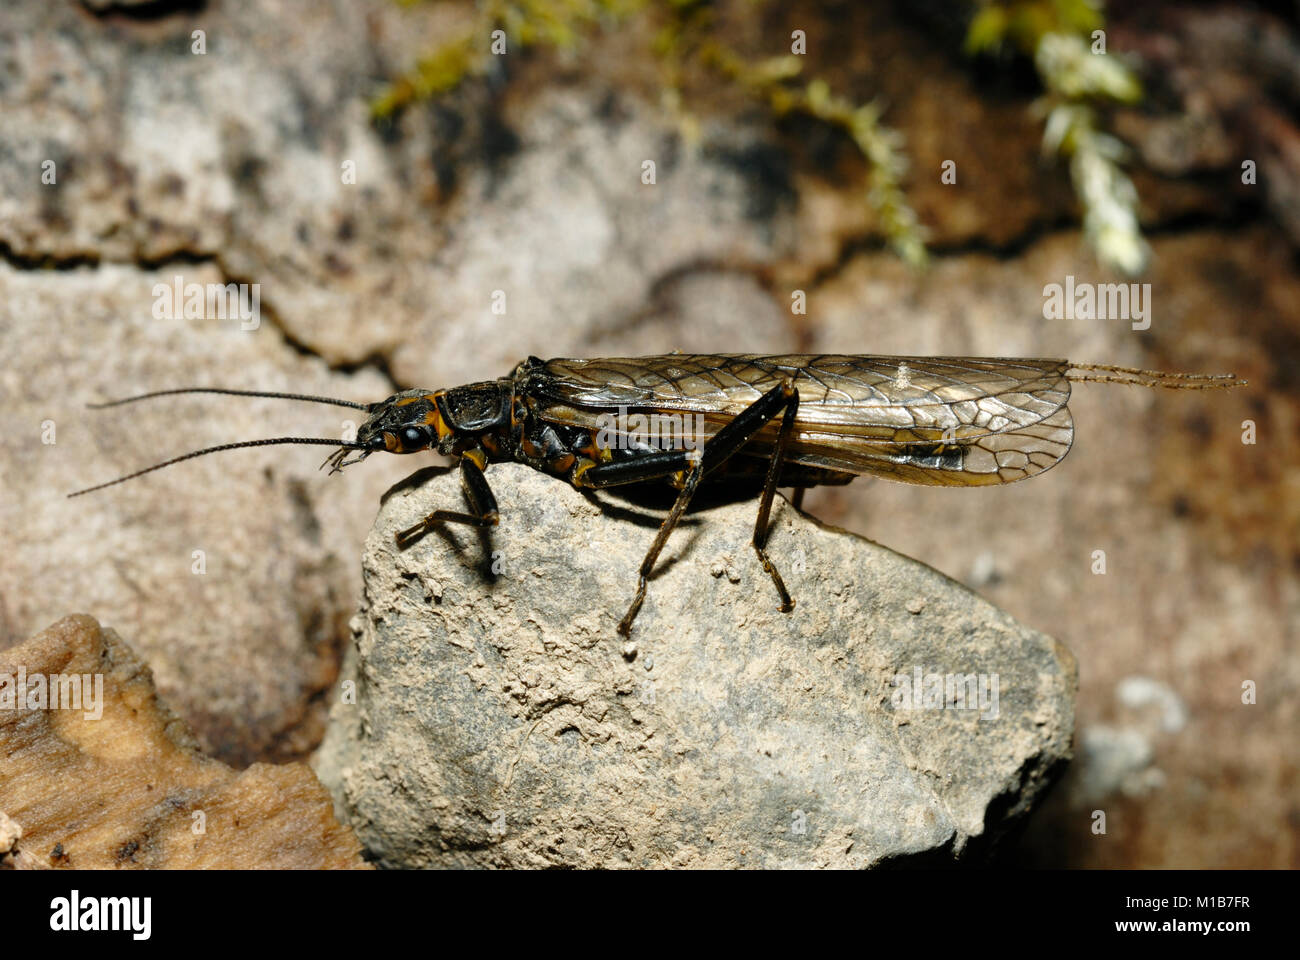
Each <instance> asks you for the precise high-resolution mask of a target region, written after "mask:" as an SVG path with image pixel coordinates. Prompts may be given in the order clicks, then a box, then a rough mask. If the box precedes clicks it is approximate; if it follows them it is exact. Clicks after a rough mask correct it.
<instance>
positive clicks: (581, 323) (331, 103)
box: [0, 0, 1300, 867]
mask: <svg viewBox="0 0 1300 960" xmlns="http://www.w3.org/2000/svg"><path fill="white" fill-rule="evenodd" d="M1298 108H1300V7H1298V6H1297V5H1296V4H1295V3H1294V2H1286V3H1282V2H1278V3H1271V4H1270V3H1261V4H1237V3H1234V4H1226V3H1224V4H1219V3H1165V2H1153V3H1144V4H1140V5H1138V4H1128V5H1121V4H1116V5H1114V7H1113V9H1103V8H1102V7H1100V6H1095V5H1092V4H1090V3H1085V2H1083V0H1035V2H1025V3H1011V2H1007V3H988V4H976V3H963V2H955V0H954V2H940V0H911V2H907V3H892V2H881V3H875V4H865V3H848V2H844V3H831V2H826V3H813V2H795V3H779V4H778V3H775V2H755V0H735V2H719V3H702V2H693V0H675V2H657V3H656V2H637V0H608V2H598V0H524V2H517V3H505V2H486V3H478V4H475V3H470V2H422V3H410V4H399V3H394V2H391V0H328V2H323V0H260V2H255V0H243V2H238V0H185V2H168V0H144V2H139V3H137V2H132V0H40V2H37V0H10V2H9V3H7V4H6V5H5V8H4V10H3V12H2V13H0V355H2V356H3V358H4V362H3V365H2V366H0V403H2V404H3V410H4V414H5V416H4V425H5V429H4V431H3V433H0V490H2V491H3V494H0V530H2V531H3V533H2V536H0V543H2V545H3V548H4V549H3V554H2V555H0V646H4V645H8V644H11V643H14V642H16V641H17V640H19V639H21V638H23V637H25V636H28V635H30V634H31V633H34V632H36V631H37V630H40V629H42V628H43V627H45V626H46V625H48V624H49V623H51V622H52V621H54V620H55V619H57V618H58V617H60V616H63V615H64V614H67V613H72V612H87V613H90V614H92V615H94V616H96V617H97V618H99V619H100V620H101V621H102V622H103V623H105V624H106V625H109V626H112V627H115V628H116V629H118V630H119V631H120V632H121V634H122V635H123V637H124V638H125V639H126V640H127V641H128V642H129V643H131V644H132V645H133V646H134V647H135V648H136V649H137V650H139V651H140V652H141V653H142V655H143V656H144V657H145V658H146V660H147V661H148V662H149V664H150V665H151V667H152V668H153V670H154V671H155V674H156V678H157V681H158V684H159V687H160V688H161V690H162V692H163V694H164V695H165V696H166V697H167V699H168V700H169V701H170V702H171V703H172V704H173V705H174V706H175V707H176V709H177V710H178V712H180V713H181V714H182V715H183V716H184V717H185V719H186V720H188V721H189V722H190V723H191V724H192V725H193V726H194V727H195V729H196V731H197V733H198V735H199V737H200V739H201V741H202V742H203V745H204V747H205V748H206V749H207V750H209V751H210V752H212V753H213V754H215V755H217V756H219V757H221V758H222V759H224V760H226V761H228V762H230V763H233V764H236V765H241V766H242V765H247V764H249V763H251V762H253V761H255V760H271V761H283V760H287V759H291V758H295V757H301V756H305V755H306V754H308V753H310V751H311V750H312V749H313V748H314V747H315V746H316V744H317V743H318V742H319V740H320V736H321V733H322V731H323V725H324V718H325V708H326V702H327V699H328V697H329V695H330V689H331V685H332V684H333V682H334V680H335V678H336V676H337V673H338V667H339V663H340V658H341V655H342V651H343V649H344V647H345V645H346V644H347V643H348V642H349V632H348V627H347V624H348V620H349V618H350V616H351V614H352V611H353V609H354V607H355V603H356V600H357V596H358V593H359V590H360V576H359V572H360V571H359V565H358V556H359V551H360V546H361V543H362V541H363V539H364V537H365V534H366V531H367V530H368V528H369V524H370V521H371V519H372V518H373V515H374V511H375V509H376V505H377V502H378V498H379V496H380V495H381V493H382V492H383V491H384V490H385V489H386V488H387V487H388V486H390V485H391V484H393V483H395V482H396V481H397V480H399V479H400V478H402V477H403V476H405V475H406V474H408V473H409V472H411V471H412V470H414V469H416V468H417V467H419V466H422V465H424V464H425V463H426V462H427V461H425V460H421V461H420V462H419V463H416V462H415V461H414V460H412V459H406V460H401V461H398V460H397V459H396V458H372V459H371V460H370V461H368V462H367V463H366V464H365V465H364V466H362V467H358V468H353V469H351V470H349V471H347V472H345V473H344V474H342V475H341V476H334V477H329V478H327V477H326V476H325V475H324V474H323V473H317V472H316V466H317V463H318V462H319V460H320V459H321V457H320V456H319V455H317V453H316V452H313V451H312V450H309V449H306V448H294V447H282V448H276V449H269V450H245V451H239V452H237V453H232V454H229V455H226V456H224V457H212V458H206V459H203V460H197V461H195V462H193V463H189V464H186V465H184V466H178V467H175V468H172V469H170V470H167V471H164V472H161V473H159V474H156V475H154V476H151V477H150V478H148V479H146V480H140V481H137V482H134V483H132V484H127V485H124V486H121V487H116V488H114V489H112V490H107V491H103V492H102V493H99V494H96V495H94V496H93V497H91V498H81V499H77V500H70V501H69V500H65V499H63V496H62V495H63V494H64V493H66V492H68V491H70V490H73V489H76V488H78V487H81V486H85V485H88V484H91V483H94V482H98V481H101V480H106V479H110V478H112V477H114V476H117V475H119V474H121V473H124V472H126V471H129V470H132V469H136V468H139V467H141V466H145V465H147V464H149V463H152V462H154V461H156V460H159V459H162V458H164V457H168V456H173V455H176V454H179V453H183V452H185V451H187V450H190V449H193V448H195V447H199V446H203V445H206V444H213V443H221V442H225V441H231V440H239V439H251V438H257V437H265V436H277V435H285V434H292V435H305V436H331V437H333V436H340V437H341V436H346V435H348V432H349V431H350V430H351V429H354V428H355V423H354V422H352V421H354V420H355V414H354V412H353V411H345V412H344V415H340V408H331V407H321V406H314V405H304V404H298V403H291V402H284V401H272V400H261V399H257V400H255V399H244V398H216V397H185V398H176V399H169V400H162V401H157V402H155V403H152V404H141V405H138V406H131V407H123V408H120V409H115V410H110V411H87V410H86V409H85V406H84V405H85V404H86V403H87V402H91V401H96V400H103V399H107V398H111V397H115V396H121V395H125V394H129V393H132V392H137V391H142V390H151V389H163V388H168V387H176V386H186V385H223V386H229V387H236V388H244V389H260V390H280V391H295V392H305V393H319V394H326V395H331V396H337V397H343V398H346V399H351V400H360V401H372V400H375V399H379V398H382V397H383V396H385V395H387V394H388V393H390V392H392V391H393V390H395V389H398V388H405V387H410V386H424V387H435V388H436V387H442V386H451V385H455V384H458V383H464V382H469V381H472V380H476V379H487V378H493V377H497V376H503V375H505V374H507V373H508V372H509V371H510V369H511V368H512V366H513V365H514V364H515V363H516V362H517V361H519V360H520V359H522V358H524V357H526V356H528V355H530V354H536V355H539V356H542V357H552V356H599V355H605V356H620V355H637V354H656V353H666V352H670V351H671V350H674V349H680V350H683V351H688V352H723V351H726V352H770V353H780V352H790V351H801V352H849V353H895V354H928V355H972V356H1044V357H1058V356H1059V357H1067V358H1069V359H1071V360H1076V361H1094V362H1104V363H1120V364H1130V365H1135V366H1142V367H1152V368H1158V369H1162V370H1171V371H1191V372H1205V373H1219V372H1233V373H1236V374H1237V375H1239V376H1243V377H1246V378H1248V379H1249V380H1250V385H1249V387H1247V388H1245V389H1240V390H1235V391H1230V392H1209V393H1175V392H1160V393H1155V392H1151V391H1141V390H1137V389H1134V388H1126V387H1118V386H1108V385H1078V386H1076V388H1075V399H1074V401H1073V402H1072V405H1071V409H1072V411H1073V412H1074V415H1075V420H1076V426H1077V433H1076V437H1077V440H1076V444H1075V449H1074V452H1073V453H1072V455H1071V456H1070V457H1069V458H1068V459H1067V460H1066V461H1065V462H1064V463H1063V464H1062V465H1061V466H1059V467H1057V468H1056V469H1054V470H1053V471H1051V472H1050V473H1048V474H1047V475H1045V476H1043V477H1041V478H1039V479H1036V480H1034V481H1033V482H1032V483H1025V484H1015V485H1012V486H1009V487H1006V488H1002V489H985V490H944V489H929V488H919V487H915V488H914V487H908V486H903V485H896V484H890V483H887V482H884V481H870V480H859V481H857V482H855V483H854V484H853V485H851V486H850V487H847V488H827V489H824V490H815V491H812V492H810V494H809V496H808V498H807V500H806V502H805V508H806V509H807V510H809V511H810V512H812V513H813V514H815V515H816V516H818V517H820V518H822V519H824V520H826V521H829V522H832V523H835V524H838V525H841V526H843V527H845V528H847V529H849V530H852V531H855V532H857V533H860V534H864V535H866V536H868V537H870V538H872V539H873V540H876V541H878V542H880V543H883V544H886V545H888V546H890V547H892V548H893V549H895V550H898V551H900V552H902V553H905V554H908V555H910V556H913V557H916V558H918V559H920V560H923V561H925V562H926V563H929V564H930V565H932V566H934V567H936V568H937V569H939V570H941V571H943V572H944V573H947V574H948V575H950V576H952V577H954V578H956V579H958V580H960V581H962V582H964V583H966V584H968V585H969V586H971V587H972V588H973V589H975V590H977V591H979V592H980V593H982V594H983V595H985V596H987V597H988V598H989V599H991V600H992V601H993V602H995V603H997V604H999V605H1000V606H1002V607H1003V608H1005V609H1006V610H1007V611H1009V612H1010V613H1011V614H1012V615H1013V616H1015V617H1016V618H1018V619H1019V620H1021V621H1022V622H1024V623H1026V624H1029V625H1031V626H1033V627H1035V628H1038V629H1040V630H1042V631H1044V632H1046V633H1048V634H1051V635H1052V636H1054V637H1056V638H1057V639H1059V640H1060V641H1062V642H1063V643H1065V644H1066V645H1067V646H1068V647H1069V648H1070V649H1071V650H1072V651H1073V652H1074V654H1075V656H1076V657H1077V659H1078V663H1079V700H1078V727H1077V730H1076V735H1075V753H1076V759H1075V762H1074V764H1073V765H1072V767H1071V769H1070V772H1069V773H1068V774H1067V776H1066V778H1065V779H1064V781H1063V782H1062V783H1061V784H1060V786H1059V787H1058V789H1056V791H1055V792H1054V793H1053V794H1052V796H1051V798H1050V799H1049V801H1048V802H1047V804H1046V805H1045V806H1044V807H1043V808H1042V809H1040V810H1038V811H1037V812H1036V813H1035V815H1034V816H1033V817H1032V818H1031V821H1030V823H1029V824H1028V826H1027V829H1026V830H1025V831H1024V833H1023V835H1022V836H1021V837H1020V838H1019V842H1018V843H1017V844H1016V845H1015V846H1014V847H1013V848H1012V849H1010V850H1008V851H1006V853H1005V854H1004V855H1005V856H1006V858H1007V860H1008V862H1010V863H1013V864H1019V865H1026V866H1080V867H1117V866H1125V867H1247V866H1256V867H1296V866H1300V846H1298V837H1300V789H1298V785H1297V770H1298V769H1300V763H1298V761H1300V756H1298V753H1300V750H1298V748H1297V742H1298V740H1297V736H1296V734H1297V722H1298V717H1297V687H1300V666H1298V661H1297V657H1296V641H1297V632H1298V625H1300V590H1298V589H1297V584H1298V582H1300V442H1298V438H1300V419H1298V416H1297V414H1298V401H1300V277H1297V273H1296V269H1295V267H1296V262H1297V261H1296V247H1297V244H1298V243H1300V130H1298V129H1297V124H1298V123H1300V116H1298V115H1300V109H1298ZM1067 277H1073V278H1074V281H1075V282H1076V283H1091V284H1101V283H1129V282H1134V283H1140V284H1149V285H1150V287H1149V294H1148V295H1147V297H1146V298H1145V299H1144V303H1146V304H1147V306H1148V307H1149V313H1148V315H1147V320H1149V326H1145V328H1141V327H1143V326H1144V324H1145V321H1142V322H1140V323H1138V324H1137V325H1138V327H1139V328H1141V329H1134V325H1135V318H1133V317H1128V316H1121V317H1115V316H1109V317H1103V318H1087V317H1079V316H1075V317H1072V318H1066V317H1061V316H1059V315H1054V314H1052V313H1051V312H1050V311H1048V310H1046V309H1045V302H1046V298H1045V288H1046V287H1048V286H1049V285H1050V284H1064V283H1066V278H1067ZM178 284H179V285H180V287H181V288H182V289H183V288H184V286H185V285H186V284H204V285H206V284H222V285H225V284H246V285H248V287H247V288H245V289H246V290H247V291H249V292H250V294H251V291H252V290H254V289H255V290H256V296H257V301H256V303H257V310H256V311H255V313H254V314H252V315H250V317H247V318H242V319H240V318H231V317H226V318H224V319H223V318H220V317H215V316H212V315H209V314H204V313H202V311H200V313H199V315H195V316H190V317H189V318H186V317H185V316H184V315H183V311H181V310H180V309H179V308H178V309H177V311H175V312H173V313H168V311H166V310H165V309H160V306H159V305H160V303H161V302H162V301H163V299H165V297H166V294H165V290H166V289H167V288H172V289H175V288H176V286H177V285H178ZM253 285H256V287H255V288H254V287H253ZM1143 289H1147V288H1143ZM347 414H353V417H352V420H349V417H348V416H347ZM322 453H323V452H322ZM502 506H503V509H509V504H503V505H502ZM777 549H779V546H778V547H777ZM1097 551H1104V553H1105V558H1106V559H1105V573H1104V574H1103V573H1099V572H1096V571H1097V561H1096V552H1097ZM1243 699H1245V700H1247V701H1253V702H1243ZM1097 809H1101V810H1105V811H1106V813H1107V833H1106V834H1105V835H1104V836H1099V835H1095V834H1094V833H1093V832H1092V829H1091V827H1092V824H1093V819H1092V816H1091V814H1092V811H1094V810H1097Z"/></svg>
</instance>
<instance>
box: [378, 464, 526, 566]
mask: <svg viewBox="0 0 1300 960" xmlns="http://www.w3.org/2000/svg"><path fill="white" fill-rule="evenodd" d="M460 482H461V487H462V488H463V489H464V491H465V500H466V502H467V503H468V504H469V508H470V511H471V512H470V513H460V512H459V511H456V510H435V511H433V513H431V514H429V515H428V516H427V517H425V518H424V519H423V520H421V521H420V522H419V523H417V524H416V525H415V526H413V527H407V528H406V529H405V530H401V531H399V532H398V534H397V545H398V546H399V547H406V546H409V545H410V544H411V543H412V542H413V541H415V540H417V539H419V538H420V537H421V536H423V535H424V534H425V533H427V532H428V531H429V529H430V528H431V527H432V526H433V525H434V524H435V523H466V524H469V525H470V526H473V527H495V526H496V525H497V522H498V521H499V520H500V519H501V517H500V514H499V513H498V512H497V498H496V497H494V496H493V495H492V488H491V487H489V486H488V482H487V477H485V476H484V475H483V467H482V466H480V465H479V464H478V463H477V462H476V461H475V459H474V458H473V457H471V456H463V457H461V460H460Z"/></svg>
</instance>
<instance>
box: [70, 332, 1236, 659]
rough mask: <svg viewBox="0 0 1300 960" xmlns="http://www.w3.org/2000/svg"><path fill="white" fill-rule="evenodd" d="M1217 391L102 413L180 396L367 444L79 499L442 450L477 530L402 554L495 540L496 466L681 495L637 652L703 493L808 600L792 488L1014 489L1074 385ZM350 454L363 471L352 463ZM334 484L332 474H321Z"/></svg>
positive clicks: (926, 377) (1038, 373)
mask: <svg viewBox="0 0 1300 960" xmlns="http://www.w3.org/2000/svg"><path fill="white" fill-rule="evenodd" d="M1081 381H1084V382H1087V381H1090V382H1100V383H1126V384H1131V385H1135V386H1143V387H1167V388H1171V389H1184V390H1206V389H1213V388H1221V387H1236V386H1243V385H1244V384H1245V381H1244V380H1237V379H1236V378H1235V377H1233V376H1232V375H1231V374H1189V373H1160V372H1158V371H1153V370H1139V369H1136V368H1133V367H1119V366H1113V365H1109V364H1089V363H1071V362H1069V361H1068V360H1031V359H1009V358H972V357H887V356H868V355H856V354H855V355H833V354H827V355H790V356H765V355H759V354H698V355H686V354H670V355H667V356H660V357H633V358H624V359H600V360H564V359H561V360H539V359H537V358H536V357H529V358H528V359H527V360H525V361H524V362H523V363H521V364H519V365H518V366H517V367H515V369H514V372H513V373H511V374H510V376H508V377H504V378H502V379H499V380H487V381H484V382H482V383H471V384H467V385H466V386H461V387H451V388H448V389H445V390H424V389H415V390H403V391H402V392H401V393H396V394H394V395H393V396H391V397H389V398H388V399H387V400H382V401H380V402H379V403H371V404H364V403H353V402H351V401H348V400H336V399H332V398H329V397H312V396H303V395H299V394H288V393H265V392H259V391H253V390H227V389H222V388H215V387H187V388H183V389H178V390H162V391H157V392H153V393H146V394H142V395H140V396H135V397H127V398H125V399H122V400H116V401H113V402H111V403H103V404H92V406H93V407H96V408H104V407H112V406H117V405H119V404H123V403H132V402H134V401H136V400H144V399H147V398H150V397H159V396H168V395H172V394H179V393H221V394H234V395H238V396H252V397H278V398H282V399H289V400H306V401H311V402H316V403H332V404H336V405H338V406H344V407H352V408H355V409H358V410H365V411H366V412H367V414H368V415H369V416H368V419H367V420H366V422H365V423H363V424H362V425H361V426H360V428H358V430H357V437H356V440H353V441H338V440H332V439H327V438H322V437H275V438H272V439H267V440H244V441H241V442H239V443H226V444H221V445H220V446H215V447H207V448H205V449H203V450H196V451H194V452H192V453H187V454H185V455H183V456H179V457H174V458H172V459H170V460H166V461H164V462H162V463H158V464H155V465H154V466H151V467H146V468H145V469H143V470H138V471H136V472H135V473H131V474H128V475H126V476H124V477H119V478H118V479H116V480H110V481H108V482H107V483H101V484H97V485H96V486H93V487H88V488H86V489H84V490H78V491H76V492H75V493H70V494H68V496H70V497H77V496H81V495H82V494H85V493H90V492H91V491H93V490H102V489H103V488H104V487H111V486H113V485H114V484H117V483H122V482H123V481H126V480H130V479H132V478H134V477H138V476H141V475H142V474H146V473H150V472H152V471H154V470H159V469H161V468H163V467H166V466H170V465H172V464H174V463H180V462H181V461H183V460H190V459H192V458H194V457H201V456H204V455H205V454H209V453H217V452H219V451H222V450H236V449H239V448H241V447H259V446H269V445H272V444H281V443H307V444H323V445H328V446H337V447H339V449H338V450H337V451H335V452H334V453H332V454H331V455H330V456H329V457H328V458H327V459H326V461H325V463H327V464H329V465H330V467H331V471H330V472H331V473H334V472H336V471H338V470H341V469H342V468H343V467H345V466H347V465H349V464H352V463H356V462H358V461H360V460H364V459H365V458H366V457H368V456H370V454H372V453H378V452H388V453H416V452H419V451H421V450H436V451H437V452H438V453H441V454H445V455H448V456H452V457H456V458H458V460H459V464H460V475H461V481H462V485H463V487H464V492H465V501H466V504H467V505H468V508H469V512H462V511H456V510H435V511H434V512H433V513H431V514H429V515H428V516H427V517H425V518H424V519H423V520H422V521H421V522H420V523H418V524H416V525H415V526H413V527H410V528H409V529H406V530H403V531H401V532H400V533H398V534H397V542H398V545H399V546H402V547H405V546H406V545H408V544H409V543H411V542H412V541H414V540H415V539H417V538H419V537H420V536H422V535H423V534H424V533H425V532H427V531H428V530H429V529H430V528H432V527H433V526H434V525H436V524H439V523H464V524H471V525H473V526H478V527H490V526H495V525H496V523H497V520H498V512H497V502H496V498H495V497H494V496H493V495H492V489H491V487H489V486H488V481H487V477H486V475H485V471H486V470H487V468H488V464H489V463H492V462H497V461H514V462H517V463H523V464H527V465H528V466H530V467H532V468H533V469H534V470H540V471H541V472H543V473H548V474H550V475H552V476H555V477H558V478H560V479H563V480H567V481H568V482H569V483H571V484H573V485H574V486H575V487H577V488H579V489H588V490H589V489H600V488H603V487H614V486H622V485H627V484H644V483H649V482H652V481H666V482H668V483H669V484H670V485H671V486H672V487H674V488H675V489H677V490H678V491H680V492H679V493H678V495H677V498H676V500H675V501H674V503H673V506H672V509H671V510H669V512H668V516H667V517H666V518H665V519H664V521H663V523H662V524H661V525H660V527H659V532H658V534H657V535H656V536H655V539H654V543H653V544H651V546H650V549H649V550H648V551H647V552H646V555H645V559H644V560H642V562H641V568H640V572H639V575H638V579H637V588H636V595H635V596H634V598H633V600H632V603H631V605H630V606H629V607H628V610H627V613H626V614H624V616H623V619H622V620H621V621H620V622H619V625H618V630H619V633H621V634H623V635H625V636H626V635H628V634H629V633H630V632H631V628H632V621H633V620H634V619H635V618H636V615H637V611H638V610H640V608H641V603H642V601H643V600H644V599H645V592H646V580H647V578H648V577H649V575H650V572H651V570H653V568H654V565H655V561H656V560H657V559H658V557H659V553H660V551H662V550H663V547H664V544H665V543H666V542H667V541H668V537H669V535H670V534H671V533H672V531H673V528H674V527H676V525H677V522H678V520H680V519H681V516H682V514H683V512H685V510H686V508H687V506H688V505H689V503H690V501H691V497H692V495H694V493H695V491H696V488H697V487H698V486H699V484H700V483H701V482H709V483H724V484H725V483H730V484H733V485H739V484H741V483H742V482H745V481H749V482H756V481H758V480H760V479H761V482H762V493H761V496H760V499H759V506H758V518H757V520H756V522H755V524H754V536H753V540H752V542H753V546H754V552H755V553H756V554H757V555H758V559H759V561H760V562H761V563H762V565H763V569H764V570H765V571H766V572H767V574H768V575H769V576H770V577H771V578H772V583H773V584H775V586H776V591H777V593H778V595H779V596H780V600H781V610H782V611H786V612H788V611H790V610H793V609H794V600H793V599H792V598H791V597H790V593H789V591H788V590H786V587H785V583H784V582H783V581H782V579H781V575H780V574H779V573H778V572H777V570H776V567H775V566H774V565H773V564H772V561H771V559H770V558H769V557H768V555H767V551H766V549H765V546H766V542H767V533H768V530H767V524H768V515H769V513H770V512H771V508H772V497H773V495H774V493H775V491H776V488H777V487H794V488H795V498H794V503H795V506H796V507H797V506H799V503H800V501H801V498H802V494H803V491H804V489H806V488H808V487H812V486H817V485H819V484H844V483H848V482H849V481H850V480H852V479H853V477H854V476H858V475H864V476H878V477H884V478H886V479H889V480H899V481H903V482H906V483H920V484H930V485H940V486H959V487H961V486H981V485H984V484H999V483H1012V482H1014V481H1016V480H1023V479H1025V478H1027V477H1032V476H1035V475H1036V474H1039V473H1042V472H1043V471H1045V470H1048V469H1050V468H1051V467H1053V466H1055V465H1056V464H1057V463H1058V462H1060V461H1061V459H1062V458H1064V457H1065V455H1066V453H1068V452H1069V450H1070V445H1071V443H1072V442H1073V440H1074V423H1073V421H1072V419H1071V417H1070V411H1069V409H1068V407H1067V404H1068V402H1069V399H1070V384H1071V382H1081ZM350 454H355V455H353V456H350ZM322 466H324V464H322Z"/></svg>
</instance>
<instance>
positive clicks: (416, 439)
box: [402, 427, 429, 447]
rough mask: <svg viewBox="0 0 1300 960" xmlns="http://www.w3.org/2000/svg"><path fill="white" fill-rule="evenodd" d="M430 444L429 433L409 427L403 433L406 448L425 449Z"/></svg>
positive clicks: (403, 442)
mask: <svg viewBox="0 0 1300 960" xmlns="http://www.w3.org/2000/svg"><path fill="white" fill-rule="evenodd" d="M428 443H429V431H427V430H422V429H420V428H419V427H407V428H405V429H404V430H403V431H402V444H403V445H404V446H406V447H423V446H426V445H427V444H428Z"/></svg>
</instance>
